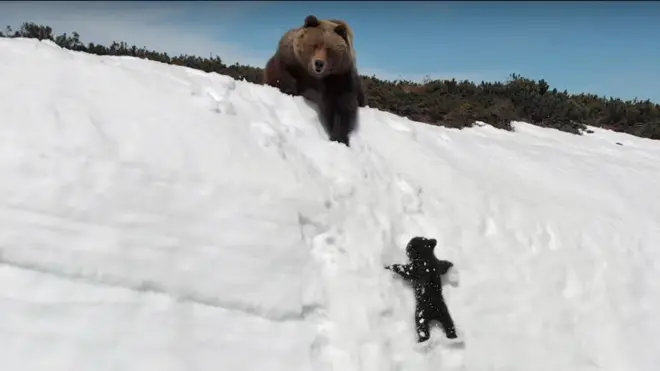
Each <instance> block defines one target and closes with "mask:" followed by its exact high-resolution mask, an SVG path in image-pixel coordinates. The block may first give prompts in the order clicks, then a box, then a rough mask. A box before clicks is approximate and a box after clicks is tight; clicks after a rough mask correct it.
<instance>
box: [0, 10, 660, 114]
mask: <svg viewBox="0 0 660 371" xmlns="http://www.w3.org/2000/svg"><path fill="white" fill-rule="evenodd" d="M309 14H314V15H317V16H318V17H319V18H340V19H344V20H346V21H348V22H349V23H350V24H351V26H352V27H353V28H354V31H355V34H356V40H355V42H356V49H357V52H358V62H359V68H360V72H361V73H363V74H369V75H370V74H375V75H377V76H378V77H381V78H388V79H395V78H404V79H411V80H420V79H422V78H424V76H427V75H428V76H431V77H434V78H452V77H455V78H457V79H469V80H475V81H481V80H487V81H489V80H504V79H506V78H507V77H508V75H509V74H510V73H514V72H515V73H519V74H522V75H523V76H526V77H530V78H534V79H541V78H544V79H546V80H547V81H548V82H549V83H550V84H551V86H553V87H556V88H558V89H561V90H563V89H567V90H568V91H569V92H593V93H596V94H599V95H607V96H615V97H621V98H624V99H632V98H634V97H638V98H640V99H646V98H649V99H652V100H654V101H656V102H660V88H658V87H659V86H660V2H650V1H649V2H632V1H629V2H626V1H622V2H598V1H594V2H573V1H570V2H569V1H567V2H560V1H557V2H513V1H512V2H504V1H502V2H497V1H492V2H476V1H470V2H467V1H466V2H461V1H458V2H441V1H436V2H414V1H406V2H355V1H350V2H329V1H328V2H322V1H312V2H301V1H295V2H256V1H243V2H202V1H199V2H194V1H190V2H157V1H153V2H59V3H58V2H28V1H21V2H7V3H0V25H2V26H4V25H12V26H19V25H20V23H21V22H23V21H33V22H37V23H41V24H48V25H50V26H51V27H53V29H54V31H55V32H56V33H62V32H69V33H70V32H71V31H78V32H79V33H80V34H81V37H82V38H83V40H84V41H86V42H89V41H92V42H98V43H110V42H112V41H113V40H117V41H126V42H129V43H130V44H136V45H138V46H147V47H148V48H150V49H154V50H159V51H167V52H170V53H176V54H178V53H188V54H197V55H201V56H209V55H218V56H220V57H221V58H223V59H224V60H226V61H227V62H230V63H232V62H234V61H239V62H241V63H244V64H250V65H257V66H261V65H263V64H264V63H265V61H266V60H267V59H268V57H269V56H270V54H271V53H272V52H273V51H274V49H275V47H276V45H277V41H278V39H279V37H280V36H281V35H282V33H283V32H285V31H286V30H287V29H289V28H292V27H297V26H298V25H301V24H302V22H303V20H304V18H305V16H307V15H309Z"/></svg>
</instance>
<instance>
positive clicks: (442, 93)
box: [0, 22, 660, 139]
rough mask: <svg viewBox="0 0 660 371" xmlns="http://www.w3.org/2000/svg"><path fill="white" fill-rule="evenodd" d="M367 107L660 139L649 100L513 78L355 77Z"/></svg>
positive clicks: (88, 48) (213, 62) (150, 54)
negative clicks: (572, 90) (361, 83)
mask: <svg viewBox="0 0 660 371" xmlns="http://www.w3.org/2000/svg"><path fill="white" fill-rule="evenodd" d="M0 37H24V38H34V39H39V40H51V41H53V42H54V43H56V44H57V45H59V46H60V47H62V48H65V49H69V50H74V51H80V52H86V53H91V54H96V55H112V56H132V57H137V58H144V59H149V60H153V61H157V62H162V63H167V64H172V65H179V66H186V67H190V68H194V69H198V70H202V71H205V72H216V73H218V74H223V75H228V76H231V77H233V78H235V79H237V80H245V81H248V82H252V83H256V84H259V83H260V82H261V73H262V68H259V67H253V66H245V65H241V64H238V63H235V64H233V65H227V64H225V63H223V62H222V59H221V58H220V57H217V56H216V57H208V58H206V57H200V56H194V55H187V54H183V55H178V56H170V55H168V54H167V53H162V52H157V51H152V50H148V49H146V48H145V47H142V48H138V47H137V46H135V45H128V44H127V43H125V42H117V41H116V42H113V43H112V44H111V45H109V46H105V45H98V44H94V43H83V42H82V41H81V39H80V35H79V34H78V33H77V32H73V33H72V34H71V35H68V34H66V33H64V34H61V35H58V36H55V35H53V30H52V28H51V27H49V26H44V25H38V24H35V23H29V22H26V23H23V24H22V25H21V27H20V28H19V29H18V30H13V29H12V28H11V27H9V26H8V27H7V28H6V29H5V31H4V32H0ZM362 79H363V81H364V84H365V87H366V91H367V99H368V105H369V106H370V107H373V108H377V109H380V110H383V111H387V112H391V113H393V114H396V115H399V116H404V117H408V118H409V119H411V120H415V121H421V122H424V123H427V124H431V125H439V126H446V127H453V128H464V127H469V126H472V125H474V123H475V122H476V121H483V122H486V123H488V124H491V125H493V126H495V127H498V128H500V129H505V130H513V128H512V126H511V122H512V121H524V122H528V123H531V124H534V125H538V126H543V127H548V128H555V129H558V130H561V131H565V132H570V133H574V134H583V133H584V132H589V130H587V125H589V126H595V127H601V128H605V129H611V130H614V131H618V132H624V133H628V134H632V135H635V136H639V137H644V138H650V139H660V105H659V104H656V103H653V102H651V101H650V100H644V101H640V100H637V99H635V100H622V99H618V98H604V97H600V96H597V95H595V94H569V93H568V92H567V91H566V90H564V91H558V90H557V89H556V88H551V87H550V85H549V84H548V82H547V81H545V80H543V79H541V80H538V81H536V80H532V79H528V78H525V77H522V76H520V75H517V74H512V75H511V76H510V78H509V79H508V80H507V81H505V82H481V83H479V84H477V83H474V82H470V81H467V80H465V81H456V80H455V79H452V80H430V79H429V80H426V81H424V82H421V83H420V82H413V81H404V80H396V81H386V80H381V79H378V78H377V77H376V76H362Z"/></svg>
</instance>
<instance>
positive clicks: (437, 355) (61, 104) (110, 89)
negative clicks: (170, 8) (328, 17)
mask: <svg viewBox="0 0 660 371" xmlns="http://www.w3.org/2000/svg"><path fill="white" fill-rule="evenodd" d="M0 81H2V89H0V151H1V156H0V179H2V181H1V182H0V263H1V264H0V318H1V319H2V320H1V321H0V338H1V339H2V343H3V346H2V347H0V360H1V361H2V364H3V365H5V366H7V367H5V368H7V369H8V370H13V371H28V370H29V371H32V370H39V371H46V370H48V371H50V370H77V371H86V370H90V371H91V370H94V371H103V370H122V371H132V370H136V371H138V370H140V371H142V370H159V371H170V370H172V371H174V370H176V371H179V370H181V371H184V370H185V371H197V370H200V371H201V370H204V371H205V370H209V371H210V370H213V371H217V370H222V371H250V370H259V371H263V370H269V371H270V370H286V371H296V370H314V371H317V370H318V371H325V370H341V371H352V370H366V371H387V370H402V371H403V370H407V371H417V370H471V371H482V370H483V371H486V370H489V371H492V370H497V371H499V370H503V371H504V370H506V371H531V370H533V371H546V370H548V371H551V370H552V371H557V370H570V371H582V370H585V371H586V370H607V371H652V370H653V371H655V370H657V369H658V365H660V353H658V352H657V351H658V349H660V325H659V323H660V319H658V316H657V313H658V310H659V308H660V306H659V304H660V283H659V281H660V279H659V278H660V274H659V273H658V270H659V269H660V258H659V256H660V244H659V242H660V229H659V228H660V227H659V225H658V221H659V220H660V197H659V196H658V195H659V193H658V189H660V175H659V174H660V145H659V144H658V142H653V141H649V140H644V139H640V138H635V137H631V136H627V135H620V134H616V133H612V132H607V131H603V130H599V129H594V130H595V133H594V134H589V135H585V136H574V135H571V134H566V133H561V132H558V131H556V130H549V129H541V128H538V127H535V126H531V125H527V124H524V123H517V124H516V128H517V132H515V133H509V132H505V131H500V130H496V129H493V128H492V127H490V126H482V127H477V128H473V129H466V130H463V131H458V130H451V129H447V128H440V127H433V126H428V125H423V124H419V123H415V122H412V121H409V120H406V119H402V118H400V117H397V116H394V115H391V114H388V113H383V112H380V111H377V110H374V109H369V108H367V109H362V110H361V112H360V118H361V129H360V131H359V132H358V133H357V134H355V135H354V136H353V139H352V147H351V148H350V149H349V148H346V147H344V146H341V145H338V144H336V143H331V142H329V141H328V140H327V139H326V136H325V135H324V133H323V132H322V130H321V128H320V126H319V124H318V121H317V120H316V115H315V113H314V111H313V110H312V109H311V108H310V107H309V106H307V104H305V103H304V102H303V101H302V99H301V98H291V97H288V96H285V95H282V94H279V93H278V92H276V91H275V90H274V89H272V88H268V87H261V86H256V85H253V84H248V83H244V82H236V81H234V80H232V79H230V78H228V77H225V76H219V75H216V74H205V73H203V72H200V71H195V70H191V69H186V68H181V67H173V66H168V65H164V64H159V63H154V62H149V61H143V60H138V59H133V58H117V57H97V56H93V55H87V54H82V53H75V52H70V51H66V50H62V49H60V48H58V47H57V46H55V45H54V44H52V43H50V42H38V41H36V40H27V39H11V40H10V39H0ZM616 142H620V143H622V144H623V145H617V144H616ZM415 235H424V236H427V237H434V238H436V239H438V248H437V249H436V251H437V255H438V256H439V257H441V258H445V259H449V260H451V261H453V262H454V263H455V264H456V266H457V268H458V272H459V274H460V284H459V286H458V287H452V286H447V288H446V296H447V301H448V303H449V308H450V311H451V312H452V314H453V315H454V317H455V320H456V322H457V324H458V326H459V328H460V331H461V332H462V333H463V334H464V338H465V346H464V347H460V346H449V345H447V344H445V343H443V342H441V343H440V344H439V345H437V348H435V349H432V350H430V351H426V352H425V351H424V350H421V349H419V348H418V347H416V345H415V334H414V329H413V323H412V322H413V321H412V316H413V306H414V301H413V297H412V292H411V290H410V289H409V288H408V287H406V286H405V285H404V284H402V283H401V281H400V280H398V279H396V277H394V276H393V275H392V274H389V273H388V272H386V271H385V270H384V269H383V268H382V267H383V265H384V264H390V263H395V262H403V261H404V259H405V254H404V251H403V248H404V246H405V243H406V242H407V241H408V240H409V239H410V238H411V237H412V236H415ZM432 337H434V338H437V339H442V338H443V334H442V331H441V330H440V329H435V330H434V331H433V334H432Z"/></svg>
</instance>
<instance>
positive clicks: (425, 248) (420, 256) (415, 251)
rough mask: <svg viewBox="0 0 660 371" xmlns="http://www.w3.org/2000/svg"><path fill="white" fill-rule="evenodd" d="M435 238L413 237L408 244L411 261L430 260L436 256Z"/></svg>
mask: <svg viewBox="0 0 660 371" xmlns="http://www.w3.org/2000/svg"><path fill="white" fill-rule="evenodd" d="M437 243H438V241H436V240H435V238H425V237H413V238H412V239H411V240H410V242H408V245H407V246H406V255H408V259H410V261H411V262H424V261H430V260H432V259H433V258H435V253H434V250H435V246H436V244H437Z"/></svg>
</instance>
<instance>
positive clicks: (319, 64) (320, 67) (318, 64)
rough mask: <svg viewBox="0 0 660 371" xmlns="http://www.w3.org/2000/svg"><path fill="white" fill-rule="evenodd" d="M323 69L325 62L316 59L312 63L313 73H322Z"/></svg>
mask: <svg viewBox="0 0 660 371" xmlns="http://www.w3.org/2000/svg"><path fill="white" fill-rule="evenodd" d="M324 67H325V61H323V60H321V59H316V60H315V61H314V71H316V72H317V73H321V72H323V68H324Z"/></svg>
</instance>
